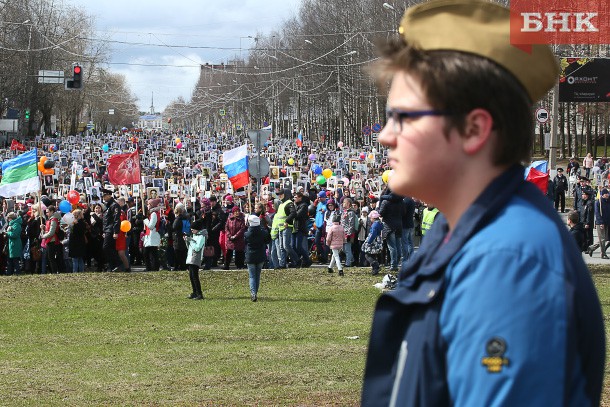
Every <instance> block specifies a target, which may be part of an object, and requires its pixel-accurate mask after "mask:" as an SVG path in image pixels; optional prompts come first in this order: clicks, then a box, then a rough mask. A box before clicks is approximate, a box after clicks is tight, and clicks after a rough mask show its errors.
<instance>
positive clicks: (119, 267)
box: [0, 133, 438, 299]
mask: <svg viewBox="0 0 610 407" xmlns="http://www.w3.org/2000/svg"><path fill="white" fill-rule="evenodd" d="M179 137H180V138H181V141H180V142H181V143H183V146H182V148H181V149H175V146H174V150H177V151H178V152H179V153H180V154H178V155H173V152H171V151H170V150H169V149H170V146H172V143H175V142H176V140H177V139H178V138H179ZM222 138H223V136H218V135H216V136H214V135H196V134H187V135H184V134H159V133H157V134H148V135H147V134H144V135H142V134H140V135H138V136H133V135H131V134H120V135H107V136H106V137H98V138H95V137H90V136H83V138H82V140H81V141H80V143H82V144H79V142H77V141H75V140H76V139H74V138H73V137H63V136H60V135H54V136H53V137H51V138H45V137H39V138H38V139H37V140H34V141H31V142H28V143H25V145H26V146H29V147H30V148H33V147H37V148H39V150H41V151H45V149H46V151H48V152H49V154H48V159H49V160H52V161H53V162H54V163H55V168H54V171H53V174H48V175H45V174H44V173H43V174H42V175H41V191H40V192H39V193H32V194H29V195H28V196H22V197H12V198H7V199H3V211H2V213H0V227H3V230H4V231H5V234H3V235H2V238H3V239H4V247H5V248H6V250H5V253H4V255H2V256H0V261H1V260H4V261H3V263H4V264H1V263H0V266H1V267H3V270H5V274H8V275H11V274H19V273H40V274H45V273H62V272H83V271H98V272H101V271H114V272H117V271H126V272H129V271H131V269H132V266H140V267H144V268H145V270H147V271H156V270H160V269H167V270H176V271H179V270H187V269H188V270H189V275H190V277H191V282H192V288H193V290H192V294H191V296H190V298H195V299H199V298H203V294H202V291H201V286H200V283H199V278H198V277H199V275H198V272H195V268H196V270H197V271H198V270H199V268H201V269H203V270H209V269H211V268H215V267H218V268H222V269H224V270H228V269H230V268H231V267H232V266H234V267H235V268H237V269H245V268H249V269H250V268H252V267H254V266H256V267H254V269H253V270H250V271H251V286H252V287H251V288H252V292H253V293H254V296H253V298H256V293H257V292H258V285H259V284H260V270H261V269H263V268H272V269H286V268H296V267H309V266H311V265H312V263H313V262H314V261H315V262H317V263H319V264H323V265H326V266H327V270H328V272H329V273H332V272H333V271H334V268H336V269H337V270H338V272H339V273H338V274H339V275H340V276H344V275H345V269H346V268H350V267H355V266H360V267H371V271H372V274H374V275H376V274H378V273H380V271H381V265H384V264H386V265H387V266H388V267H387V272H389V273H394V274H395V273H396V272H397V271H398V267H399V264H400V263H401V261H404V260H406V259H408V258H409V257H410V255H411V254H412V253H413V251H414V247H415V245H416V244H417V243H418V242H419V240H420V239H421V237H422V236H423V235H425V233H426V231H427V230H428V229H429V228H430V227H431V223H432V220H433V219H434V218H433V217H432V218H431V217H430V216H429V215H428V213H429V212H431V211H433V209H434V208H427V207H426V206H425V205H423V204H422V203H421V202H419V201H414V200H413V199H411V198H404V197H401V196H398V195H396V194H393V193H392V192H391V191H390V190H389V188H388V187H387V185H386V183H387V181H388V179H387V178H386V177H387V176H390V175H389V174H387V170H386V168H385V167H384V166H383V165H382V163H383V161H379V160H377V159H376V158H375V156H377V157H383V155H382V154H376V151H374V150H373V151H372V152H369V153H367V152H361V151H359V150H355V149H354V150H350V149H349V148H343V146H341V145H339V146H338V147H337V148H336V151H334V152H333V153H332V154H331V153H321V154H318V153H317V150H316V149H315V148H307V147H305V148H302V149H291V148H289V147H288V146H289V142H288V141H285V140H278V141H275V144H276V145H278V146H283V148H284V150H285V152H284V153H274V152H273V151H277V150H275V149H273V148H267V147H266V148H265V150H264V151H263V152H261V153H262V154H265V157H266V158H268V159H270V161H271V160H273V161H272V163H273V164H281V166H278V169H277V171H276V172H277V174H278V175H277V176H275V177H274V175H273V174H272V172H270V174H269V176H267V177H265V178H264V179H262V180H261V182H260V184H258V183H257V180H255V179H254V178H252V179H251V185H250V186H249V187H247V188H244V189H241V190H238V191H235V190H233V189H232V186H231V182H230V181H228V179H226V178H225V177H224V174H223V173H222V169H223V167H222V165H218V166H216V167H213V166H211V165H210V164H209V163H205V164H204V163H202V162H200V161H198V160H199V159H200V158H203V156H201V155H199V153H198V151H199V149H198V148H197V149H194V148H193V149H194V150H195V153H191V149H190V148H189V147H185V145H186V146H190V147H193V146H198V145H201V144H203V145H204V146H205V147H206V148H208V150H207V151H206V152H207V153H208V158H209V153H210V152H215V153H216V155H215V156H214V158H215V159H218V158H219V157H222V155H221V152H222V151H221V150H214V149H212V150H210V149H209V147H210V144H213V143H218V140H219V139H222ZM119 139H122V140H126V142H119V141H117V140H119ZM187 140H188V141H187ZM210 140H214V141H213V142H211V141H210ZM228 140H229V138H228V137H225V141H226V143H223V144H221V145H220V146H221V148H225V147H226V148H230V147H233V146H234V145H237V143H238V142H234V141H228ZM71 143H75V144H74V146H76V148H81V149H87V150H88V151H89V152H91V153H92V154H91V156H86V155H84V156H81V155H79V154H80V153H78V154H75V153H74V152H73V150H72V147H73V145H72V144H71ZM108 144H110V145H112V146H113V147H112V148H114V147H115V146H116V147H117V148H130V147H133V148H134V149H137V150H138V151H139V152H140V155H141V157H142V162H143V163H145V162H149V163H150V162H153V161H151V160H150V156H151V155H155V156H156V154H157V152H156V151H155V149H156V148H157V147H161V148H163V149H164V151H165V152H166V153H167V154H166V155H164V156H163V160H162V161H157V162H156V164H154V165H150V166H147V165H144V164H143V165H141V171H142V183H141V184H140V185H129V186H125V185H112V184H109V183H108V173H107V164H106V161H105V159H107V157H108V155H106V154H105V153H106V152H107V151H112V149H111V148H109V147H108ZM68 145H69V146H70V148H62V146H68ZM213 147H216V148H218V147H219V145H218V144H216V145H215V146H213ZM269 147H271V146H269ZM250 148H251V149H252V147H250ZM150 150H153V151H150ZM269 150H271V152H270V151H269ZM123 151H124V150H121V151H120V152H123ZM115 153H119V151H118V150H116V151H115ZM182 153H183V155H184V156H186V157H187V158H191V159H192V160H193V161H189V163H188V164H187V161H188V160H183V159H182V158H180V157H182ZM295 153H298V154H295ZM2 154H4V156H5V158H10V157H13V156H15V155H16V152H11V151H10V150H5V151H4V152H0V155H2ZM98 154H99V155H98ZM251 154H252V152H251ZM289 154H290V155H291V156H292V157H291V158H289V159H288V158H287V155H289ZM109 156H112V155H111V154H110V155H109ZM314 156H315V159H314ZM91 157H95V158H91ZM170 157H171V158H170ZM294 157H296V161H298V163H301V164H302V165H297V162H296V161H295V158H294ZM178 162H180V163H181V164H178ZM195 162H197V163H196V164H195ZM323 167H327V168H332V172H333V173H334V175H329V174H326V175H329V176H328V180H327V182H325V183H323V184H320V182H319V178H318V176H319V174H318V173H317V172H319V171H317V170H316V169H318V170H320V169H321V168H323ZM324 171H331V170H330V169H328V170H324ZM343 175H344V176H343ZM363 175H365V177H363ZM284 176H285V177H284ZM339 177H341V179H339V180H337V178H339ZM45 178H49V179H45ZM333 182H334V183H333ZM329 184H330V185H329ZM331 186H332V187H331ZM380 187H383V188H384V189H383V190H379V188H380ZM40 194H41V195H40ZM437 212H438V210H436V211H435V212H434V214H436V213H437ZM424 220H425V221H424ZM422 221H424V222H423V223H422ZM250 229H253V230H250ZM261 234H262V235H263V237H262V238H261ZM265 234H268V235H269V239H268V240H269V241H268V242H266V243H265V245H264V251H263V252H260V248H259V250H256V249H255V248H253V247H252V245H254V246H256V244H258V243H260V242H261V241H264V240H265V239H266V238H265V236H266V235H265ZM249 236H257V237H256V238H255V239H253V241H254V242H255V243H253V242H249ZM261 239H262V240H261ZM250 240H252V239H251V238H250ZM253 265H254V266H253ZM257 270H258V271H257ZM257 273H258V278H257V277H256V274H257Z"/></svg>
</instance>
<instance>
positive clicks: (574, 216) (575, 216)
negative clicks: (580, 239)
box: [568, 211, 580, 225]
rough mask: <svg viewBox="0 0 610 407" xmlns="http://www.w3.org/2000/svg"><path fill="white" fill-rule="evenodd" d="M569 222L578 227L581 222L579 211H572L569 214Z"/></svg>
mask: <svg viewBox="0 0 610 407" xmlns="http://www.w3.org/2000/svg"><path fill="white" fill-rule="evenodd" d="M568 220H569V221H570V222H571V223H572V224H573V225H576V224H577V223H578V222H580V214H579V213H578V211H570V212H568Z"/></svg>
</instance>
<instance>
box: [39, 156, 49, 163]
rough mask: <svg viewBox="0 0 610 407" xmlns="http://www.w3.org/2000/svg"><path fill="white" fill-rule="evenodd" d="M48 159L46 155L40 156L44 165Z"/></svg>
mask: <svg viewBox="0 0 610 407" xmlns="http://www.w3.org/2000/svg"><path fill="white" fill-rule="evenodd" d="M47 160H48V158H47V156H46V155H43V156H42V157H40V162H41V163H42V165H44V163H45V162H46V161H47Z"/></svg>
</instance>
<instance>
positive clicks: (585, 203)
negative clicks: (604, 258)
mask: <svg viewBox="0 0 610 407" xmlns="http://www.w3.org/2000/svg"><path fill="white" fill-rule="evenodd" d="M581 195H582V197H581V199H580V200H581V204H580V209H579V210H578V211H576V212H578V217H579V219H580V221H581V223H582V226H583V228H584V231H585V242H586V244H587V245H592V244H593V229H594V227H595V226H594V225H595V211H594V209H593V197H592V196H591V195H592V192H591V191H589V190H588V189H585V190H583V191H582V193H581ZM591 253H593V251H591Z"/></svg>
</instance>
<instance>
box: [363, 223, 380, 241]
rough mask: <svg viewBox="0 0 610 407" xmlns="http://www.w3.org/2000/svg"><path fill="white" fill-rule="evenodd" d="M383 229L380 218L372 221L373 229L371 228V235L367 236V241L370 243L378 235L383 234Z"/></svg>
mask: <svg viewBox="0 0 610 407" xmlns="http://www.w3.org/2000/svg"><path fill="white" fill-rule="evenodd" d="M382 231H383V225H382V224H381V221H380V220H379V219H377V220H375V221H373V223H371V229H370V230H369V235H368V236H367V238H366V242H367V243H369V244H370V243H371V242H372V241H373V240H375V239H376V238H377V236H379V235H381V232H382Z"/></svg>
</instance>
